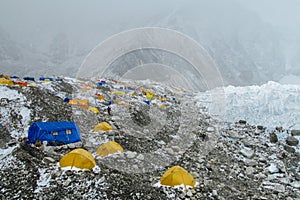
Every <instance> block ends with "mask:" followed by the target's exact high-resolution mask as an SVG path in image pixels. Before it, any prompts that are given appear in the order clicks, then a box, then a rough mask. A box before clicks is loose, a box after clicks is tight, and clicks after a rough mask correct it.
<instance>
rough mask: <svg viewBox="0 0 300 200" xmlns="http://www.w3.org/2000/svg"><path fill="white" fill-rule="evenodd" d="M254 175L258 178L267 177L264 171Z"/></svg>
mask: <svg viewBox="0 0 300 200" xmlns="http://www.w3.org/2000/svg"><path fill="white" fill-rule="evenodd" d="M254 177H255V178H257V179H265V178H266V177H267V176H266V175H265V174H263V173H259V174H256V175H255V176H254Z"/></svg>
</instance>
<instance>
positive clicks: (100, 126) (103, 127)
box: [94, 122, 112, 132]
mask: <svg viewBox="0 0 300 200" xmlns="http://www.w3.org/2000/svg"><path fill="white" fill-rule="evenodd" d="M111 130H112V127H111V125H109V123H107V122H101V123H99V124H97V125H96V126H95V127H94V131H95V132H98V131H111Z"/></svg>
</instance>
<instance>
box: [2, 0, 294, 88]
mask: <svg viewBox="0 0 300 200" xmlns="http://www.w3.org/2000/svg"><path fill="white" fill-rule="evenodd" d="M299 10H300V2H299V1H297V0H287V1H273V0H252V1H244V0H226V1H223V0H212V1H211V0H200V1H199V0H188V1H187V0H164V1H161V0H151V1H146V0H127V1H124V0H109V1H103V0H89V1H86V0H76V1H74V0H64V1H61V0H43V1H38V0H26V1H20V0H0V54H2V55H1V56H0V65H1V68H2V70H3V72H7V73H19V74H30V73H33V74H55V73H61V74H71V75H74V73H75V72H74V71H76V69H77V68H78V67H79V66H80V64H81V63H82V62H83V60H84V58H85V56H86V55H87V54H88V53H89V52H90V51H91V50H92V49H93V48H94V47H95V46H96V45H97V44H99V43H100V42H102V41H103V40H105V39H106V38H108V37H110V36H111V35H113V34H116V33H119V32H121V31H125V30H129V29H132V28H137V27H149V26H159V27H165V28H170V29H174V30H177V31H180V32H182V33H184V34H186V35H188V36H190V37H192V38H193V39H195V40H196V41H197V42H199V43H200V44H201V45H202V46H204V47H205V48H206V49H207V51H208V52H211V53H212V57H213V58H214V59H215V60H216V62H217V64H218V66H219V67H220V71H221V73H222V75H223V76H224V79H225V82H226V79H228V81H227V82H228V83H229V84H235V85H247V84H253V83H263V82H266V81H267V80H268V78H269V79H270V80H276V81H279V80H280V79H282V78H283V77H282V76H283V75H289V74H293V75H295V76H298V75H300V64H299V63H300V58H299V57H300V54H299V50H300V36H299V33H300V23H299V22H300V14H299ZM217 40H220V42H219V44H216V41H217ZM254 40H255V42H253V41H254ZM254 44H256V45H255V46H253V45H254ZM249 45H250V46H249ZM251 45H252V46H251ZM225 47H226V49H233V50H232V51H230V53H228V52H226V51H225V50H223V49H224V48H225ZM249 49H250V50H249ZM274 49H275V50H274ZM62 50H64V52H62ZM237 52H239V53H237ZM243 52H245V53H243ZM62 54H63V55H62ZM240 54H241V55H240ZM258 54H259V55H261V58H257V57H259V56H258ZM228 57H230V58H229V59H228ZM49 66H51V68H49ZM45 67H48V68H47V69H46V68H45ZM263 68H264V69H267V70H264V69H263ZM35 69H38V70H37V71H36V70H35ZM252 69H253V74H252V75H251V76H250V77H246V76H245V74H249V73H248V72H249V70H250V71H251V70H252ZM2 70H1V71H2ZM57 70H58V71H57ZM255 70H256V71H255ZM70 71H72V72H70ZM261 71H263V72H261ZM266 71H267V72H266ZM243 73H244V75H243ZM255 73H256V74H260V75H259V76H261V77H259V78H256V79H255V78H253V77H254V76H257V75H256V74H255ZM268 73H270V74H268ZM232 74H233V75H232ZM235 74H236V75H237V77H236V78H235V80H233V81H232V82H230V80H232V77H231V76H234V75H235ZM241 74H242V75H241ZM238 76H239V77H238ZM243 81H244V82H243Z"/></svg>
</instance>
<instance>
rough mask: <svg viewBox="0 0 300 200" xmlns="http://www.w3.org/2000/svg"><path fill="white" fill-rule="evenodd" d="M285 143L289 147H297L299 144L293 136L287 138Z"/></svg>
mask: <svg viewBox="0 0 300 200" xmlns="http://www.w3.org/2000/svg"><path fill="white" fill-rule="evenodd" d="M286 143H287V144H288V145H290V146H297V145H298V144H299V140H297V138H295V137H294V136H289V137H287V138H286Z"/></svg>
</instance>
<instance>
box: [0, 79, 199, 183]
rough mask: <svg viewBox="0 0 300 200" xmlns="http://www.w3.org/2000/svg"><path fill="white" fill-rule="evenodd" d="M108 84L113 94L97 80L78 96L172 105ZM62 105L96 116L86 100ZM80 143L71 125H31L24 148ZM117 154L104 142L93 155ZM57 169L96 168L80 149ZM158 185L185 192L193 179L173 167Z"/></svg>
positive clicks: (102, 126)
mask: <svg viewBox="0 0 300 200" xmlns="http://www.w3.org/2000/svg"><path fill="white" fill-rule="evenodd" d="M27 78H28V79H26V80H27V81H34V77H32V78H33V79H31V78H30V77H27ZM2 79H4V80H2ZM16 79H17V78H16ZM1 80H2V81H3V83H6V84H8V85H9V84H11V82H9V81H10V77H9V78H4V77H3V78H0V83H1ZM24 80H25V79H24ZM5 81H6V82H5ZM39 81H43V82H50V81H61V80H57V79H53V78H46V77H45V78H44V77H41V78H39ZM110 81H112V82H113V83H115V85H114V89H115V90H113V91H111V90H110V89H111V88H109V87H110V85H108V82H107V81H105V80H99V81H98V82H96V84H87V83H82V87H80V88H79V89H80V92H82V93H83V92H84V93H86V94H91V95H92V96H93V98H95V99H96V100H99V101H101V102H103V104H104V103H106V104H104V105H110V104H116V105H121V106H127V107H130V106H132V105H131V104H130V102H128V101H126V100H127V99H126V97H128V98H135V99H137V100H138V101H143V102H144V103H146V104H148V105H150V106H152V105H153V106H156V107H157V108H161V109H166V108H167V106H168V105H170V103H168V102H171V101H173V102H175V101H176V98H175V97H173V96H172V94H169V95H167V94H164V95H158V94H156V93H154V92H153V91H155V90H153V91H151V90H150V89H144V88H141V87H140V88H139V87H137V86H135V85H126V84H125V83H121V82H117V81H115V80H110ZM12 84H18V85H22V84H24V85H22V86H25V83H23V82H22V81H14V82H12ZM95 88H97V89H99V88H102V89H103V88H105V89H104V90H101V91H102V92H96V94H95V91H94V89H95ZM90 91H91V92H90ZM96 100H95V101H96ZM64 102H66V103H68V104H70V105H72V106H75V107H79V108H81V109H83V110H87V111H90V112H93V113H94V114H99V113H100V111H99V109H98V108H97V107H92V106H91V105H92V103H91V104H90V102H89V100H88V99H72V98H69V97H67V98H65V99H64ZM93 106H94V105H93ZM112 130H113V127H112V126H111V125H110V124H109V123H108V122H101V123H98V124H96V125H95V126H94V127H93V131H94V132H101V131H104V132H107V131H112ZM80 141H81V136H80V129H79V127H78V126H77V125H76V123H74V122H35V123H33V124H32V125H31V126H30V128H29V130H28V141H27V143H28V144H37V143H44V142H47V144H48V145H52V146H57V145H65V144H70V143H76V142H80ZM118 152H121V153H122V152H124V149H123V147H122V146H121V145H120V144H119V143H117V142H115V141H108V142H106V143H103V144H101V145H99V147H98V148H97V150H96V151H95V155H97V156H99V157H106V156H109V155H111V154H115V153H118ZM59 165H60V167H61V168H70V169H75V168H78V169H83V170H91V169H93V168H94V167H96V165H97V164H96V161H95V158H94V156H93V154H91V153H90V152H89V151H87V150H85V149H83V148H76V149H74V150H72V151H70V152H69V153H67V154H65V155H64V156H62V157H61V158H60V161H59ZM160 184H161V185H165V186H170V187H174V186H178V185H182V186H184V188H188V187H195V185H196V181H195V179H194V177H193V176H192V175H191V174H190V173H189V172H188V171H187V170H185V169H184V168H182V167H180V166H173V167H170V168H169V169H167V170H166V171H165V173H164V174H163V175H162V177H161V178H160Z"/></svg>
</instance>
